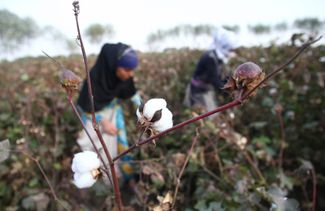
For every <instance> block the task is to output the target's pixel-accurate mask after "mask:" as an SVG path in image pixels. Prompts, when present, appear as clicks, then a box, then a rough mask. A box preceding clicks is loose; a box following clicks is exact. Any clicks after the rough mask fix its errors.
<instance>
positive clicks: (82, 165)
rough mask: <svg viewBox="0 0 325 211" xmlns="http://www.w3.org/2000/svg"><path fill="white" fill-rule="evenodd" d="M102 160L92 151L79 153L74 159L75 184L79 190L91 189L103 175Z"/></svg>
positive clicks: (72, 166)
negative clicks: (101, 170)
mask: <svg viewBox="0 0 325 211" xmlns="http://www.w3.org/2000/svg"><path fill="white" fill-rule="evenodd" d="M99 167H100V160H99V159H98V157H97V154H96V153H95V152H92V151H84V152H79V153H77V154H75V155H74V157H73V159H72V165H71V169H72V171H73V173H74V175H73V179H74V180H73V183H74V184H75V185H76V186H77V187H78V188H89V187H91V186H92V185H93V184H95V182H96V181H97V179H98V177H99V176H100V175H101V172H100V170H99Z"/></svg>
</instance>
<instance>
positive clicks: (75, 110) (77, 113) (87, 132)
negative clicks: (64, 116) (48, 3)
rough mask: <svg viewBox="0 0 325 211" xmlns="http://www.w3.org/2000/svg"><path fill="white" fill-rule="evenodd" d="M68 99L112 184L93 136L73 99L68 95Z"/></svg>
mask: <svg viewBox="0 0 325 211" xmlns="http://www.w3.org/2000/svg"><path fill="white" fill-rule="evenodd" d="M68 101H69V103H70V105H71V107H72V109H73V111H74V113H75V114H76V116H77V117H78V120H79V122H80V123H81V125H82V128H83V129H84V130H85V132H86V134H87V136H88V138H89V140H90V142H91V144H92V145H93V148H94V150H95V152H96V153H97V155H98V157H99V159H100V161H101V162H102V163H103V166H104V168H105V170H106V171H105V172H106V174H107V177H108V179H109V181H110V183H111V184H112V185H113V183H112V179H111V176H110V174H109V173H108V167H107V165H106V163H105V161H104V159H103V156H102V154H101V153H100V152H99V150H98V148H97V146H96V144H95V142H94V140H93V138H92V137H91V135H90V134H89V131H88V130H87V128H86V126H85V124H84V123H83V121H82V119H81V117H80V114H79V112H78V110H77V108H76V106H75V105H74V103H73V101H72V98H71V96H70V97H68Z"/></svg>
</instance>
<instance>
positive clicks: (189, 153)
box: [172, 128, 200, 207]
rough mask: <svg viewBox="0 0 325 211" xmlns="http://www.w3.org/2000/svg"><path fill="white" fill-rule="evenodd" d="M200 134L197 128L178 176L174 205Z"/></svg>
mask: <svg viewBox="0 0 325 211" xmlns="http://www.w3.org/2000/svg"><path fill="white" fill-rule="evenodd" d="M199 135H200V134H199V129H198V128H196V135H195V137H194V138H193V140H192V145H191V148H190V150H189V151H188V153H187V157H186V159H185V162H184V164H183V167H182V169H181V171H180V172H179V175H178V177H177V184H176V188H175V192H174V197H173V204H172V207H174V206H175V202H176V197H177V193H178V189H179V186H180V184H181V177H182V176H183V173H184V170H185V167H186V166H187V163H188V161H189V159H190V156H191V154H192V151H193V149H194V146H195V144H196V142H197V140H198V138H199Z"/></svg>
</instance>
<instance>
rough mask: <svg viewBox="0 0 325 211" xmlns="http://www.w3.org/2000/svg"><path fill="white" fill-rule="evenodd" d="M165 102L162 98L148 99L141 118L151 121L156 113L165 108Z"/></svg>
mask: <svg viewBox="0 0 325 211" xmlns="http://www.w3.org/2000/svg"><path fill="white" fill-rule="evenodd" d="M166 106H167V102H166V100H165V99H163V98H153V99H150V100H148V101H147V102H146V104H144V108H143V116H145V117H146V118H147V119H148V120H151V118H152V117H153V115H154V114H155V112H156V111H158V110H160V109H163V108H166Z"/></svg>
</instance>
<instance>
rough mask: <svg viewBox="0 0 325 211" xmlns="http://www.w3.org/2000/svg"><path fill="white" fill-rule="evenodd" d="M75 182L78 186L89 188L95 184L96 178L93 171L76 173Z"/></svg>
mask: <svg viewBox="0 0 325 211" xmlns="http://www.w3.org/2000/svg"><path fill="white" fill-rule="evenodd" d="M73 179H74V181H73V183H74V184H75V185H76V186H77V187H78V188H89V187H91V186H93V184H95V182H96V179H95V178H94V176H93V175H92V173H91V172H85V173H75V174H74V175H73Z"/></svg>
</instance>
